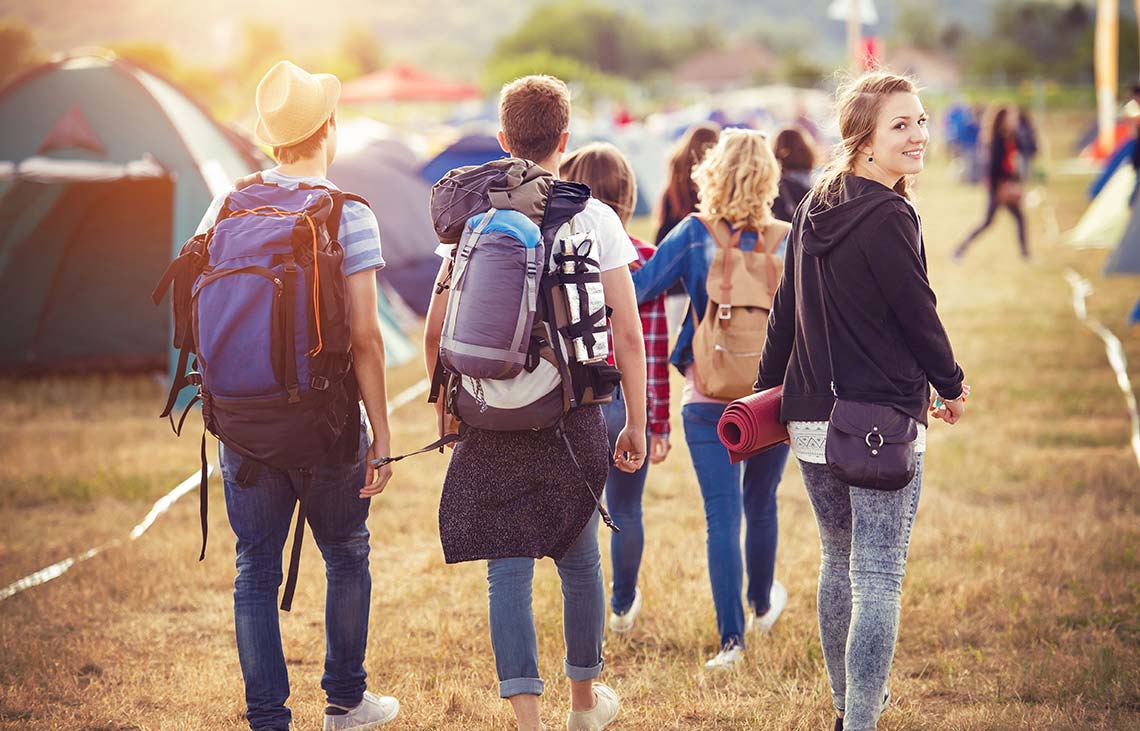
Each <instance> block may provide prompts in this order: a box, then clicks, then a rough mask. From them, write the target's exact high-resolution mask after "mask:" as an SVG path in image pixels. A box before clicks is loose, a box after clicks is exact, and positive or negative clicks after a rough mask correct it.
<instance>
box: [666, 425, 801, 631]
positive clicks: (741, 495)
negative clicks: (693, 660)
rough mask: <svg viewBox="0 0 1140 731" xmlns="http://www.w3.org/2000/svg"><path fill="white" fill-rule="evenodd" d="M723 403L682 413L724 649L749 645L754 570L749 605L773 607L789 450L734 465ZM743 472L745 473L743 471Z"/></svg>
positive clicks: (758, 609) (780, 448) (781, 448)
mask: <svg viewBox="0 0 1140 731" xmlns="http://www.w3.org/2000/svg"><path fill="white" fill-rule="evenodd" d="M722 413H724V405H723V404H709V403H695V404H685V405H684V406H683V407H682V408H681V417H682V421H683V422H684V425H685V442H686V444H688V445H689V454H690V455H691V457H692V459H693V469H695V470H696V472H697V483H698V484H699V485H700V488H701V496H702V497H703V498H704V503H705V529H706V541H705V542H706V546H707V548H708V562H709V581H710V582H711V583H712V594H713V605H714V606H715V607H716V624H717V630H718V631H719V632H720V641H721V646H722V647H723V646H724V645H726V644H729V643H732V642H735V643H739V644H744V608H743V607H742V605H741V584H742V583H743V575H742V574H743V570H744V568H747V570H748V594H747V598H748V604H749V605H750V606H751V607H752V608H753V609H754V610H755V612H756V613H757V614H763V613H765V612H767V611H768V608H769V595H770V594H771V591H772V579H773V576H774V574H775V570H776V539H777V537H778V528H777V519H776V488H777V487H778V486H779V484H780V477H781V476H782V475H783V474H784V465H785V464H786V463H787V461H788V446H787V445H786V444H780V445H778V446H775V447H772V448H771V449H769V450H767V451H765V452H761V453H760V454H758V455H756V456H755V457H752V458H751V459H748V460H745V461H744V463H743V464H742V465H741V464H731V463H730V462H729V459H728V450H727V449H725V447H724V445H723V444H721V443H720V439H719V438H717V435H716V424H717V421H719V420H720V415H721V414H722ZM741 467H743V470H742V469H741ZM742 512H743V515H744V522H745V534H744V560H743V562H742V561H741V555H740V518H741V513H742ZM742 563H743V566H742V565H741V564H742Z"/></svg>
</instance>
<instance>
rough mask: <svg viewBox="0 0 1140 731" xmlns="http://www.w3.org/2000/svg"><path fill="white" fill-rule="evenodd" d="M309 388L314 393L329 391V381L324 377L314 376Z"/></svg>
mask: <svg viewBox="0 0 1140 731" xmlns="http://www.w3.org/2000/svg"><path fill="white" fill-rule="evenodd" d="M309 388H311V389H313V390H314V391H327V390H328V389H329V379H328V378H325V377H324V376H313V378H312V380H310V381H309Z"/></svg>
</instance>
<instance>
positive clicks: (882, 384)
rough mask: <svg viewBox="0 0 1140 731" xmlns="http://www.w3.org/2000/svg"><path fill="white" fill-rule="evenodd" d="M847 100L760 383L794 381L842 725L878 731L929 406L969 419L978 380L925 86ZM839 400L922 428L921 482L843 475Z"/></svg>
mask: <svg viewBox="0 0 1140 731" xmlns="http://www.w3.org/2000/svg"><path fill="white" fill-rule="evenodd" d="M837 106H838V109H839V131H840V135H841V137H842V143H841V145H842V148H841V149H842V152H841V153H840V154H839V155H838V156H837V157H836V158H835V160H834V161H833V162H832V163H831V165H830V166H829V167H828V168H827V169H825V170H824V171H823V173H822V174H821V175H820V178H819V179H818V180H817V181H816V183H815V186H814V188H813V189H812V191H811V193H810V194H809V197H808V199H807V201H805V203H804V205H803V207H801V210H800V215H798V216H797V217H796V221H795V222H794V224H793V228H792V234H791V236H790V243H789V253H788V254H787V256H786V257H785V262H786V264H785V269H784V277H783V279H782V280H781V282H780V288H779V290H778V291H777V293H776V300H775V302H774V303H773V306H772V313H771V315H770V316H769V318H768V337H767V340H766V342H765V344H764V354H763V356H762V357H761V360H760V370H759V374H758V377H757V380H756V386H755V388H756V389H757V390H764V389H768V388H773V387H775V386H779V385H781V384H782V385H783V387H784V391H783V401H782V404H781V414H780V418H781V420H782V421H784V422H786V423H787V425H788V434H789V436H790V439H791V445H792V450H793V451H794V452H795V455H796V457H797V460H798V462H799V466H800V473H801V474H802V475H803V480H804V486H805V487H806V488H807V493H808V498H809V499H810V500H811V504H812V509H813V511H814V512H815V517H816V523H817V524H818V526H819V537H820V544H821V560H820V569H819V599H818V611H819V633H820V641H821V644H822V646H823V659H824V663H825V665H826V666H827V676H828V679H829V680H830V682H831V695H832V702H833V703H834V705H835V710H836V712H837V714H838V718H836V721H835V729H836V731H843V730H844V729H846V731H873V730H874V729H875V728H876V724H877V723H878V719H879V715H880V713H881V712H882V710H883V709H884V708H885V707H886V705H887V703H888V701H889V698H890V693H889V692H888V689H887V681H888V678H889V675H890V668H891V662H892V660H893V658H894V651H895V642H896V640H897V637H898V627H899V605H900V597H901V595H902V582H903V575H904V574H905V572H906V559H907V552H908V551H909V547H910V536H911V528H912V526H913V524H914V516H915V511H916V510H917V508H918V500H919V493H920V491H921V487H922V474H923V456H924V453H925V451H926V445H925V441H926V423H927V419H928V413H933V415H934V416H935V417H937V418H940V419H943V420H944V421H946V422H947V423H950V424H954V423H956V422H957V421H958V420H959V419H960V418H961V417H962V414H963V413H964V411H965V401H966V395H967V394H968V393H969V387H968V386H963V384H962V369H961V368H960V367H959V366H958V364H957V362H955V360H954V353H953V350H952V349H951V347H950V339H949V338H948V337H947V335H946V330H945V329H944V328H943V326H942V322H941V320H940V319H939V317H938V311H937V309H936V307H935V305H936V300H935V296H934V291H933V290H932V289H931V288H930V282H929V280H928V279H927V273H926V256H925V253H924V251H923V246H922V229H921V224H920V222H919V219H918V215H917V213H915V211H914V209H913V207H912V206H911V203H910V200H909V187H910V180H911V177H912V176H914V175H917V174H918V173H919V172H921V171H922V167H923V155H924V154H925V151H926V146H927V143H928V142H929V140H930V134H929V132H928V131H927V129H926V122H927V117H926V110H925V109H923V106H922V102H921V101H920V100H919V98H918V95H917V89H916V87H915V85H914V83H913V82H912V81H910V79H907V78H906V77H903V76H896V75H894V74H890V73H885V72H871V73H868V74H865V75H863V76H861V77H859V78H858V79H855V80H854V81H852V82H851V83H850V84H849V85H848V86H846V87H844V88H842V89H841V90H840V92H839V95H838V104H837ZM931 384H933V385H934V387H935V389H936V390H937V393H938V394H939V397H940V399H941V402H938V401H936V400H934V399H932V398H931V393H930V386H931ZM836 394H837V395H838V397H840V398H848V399H853V400H859V401H873V402H875V403H879V404H887V405H890V406H892V407H894V408H895V409H896V410H897V411H898V412H900V414H905V415H906V416H908V417H910V418H912V419H914V420H915V421H916V422H918V425H919V429H918V434H917V438H916V444H915V451H916V452H917V453H918V457H917V470H916V472H915V475H914V479H913V480H911V482H910V484H908V485H907V486H905V487H904V488H902V489H901V490H894V491H883V490H869V489H865V488H862V487H856V486H852V485H848V484H845V483H843V482H842V481H840V480H839V479H837V478H836V477H835V475H834V474H833V473H832V471H831V468H830V467H829V466H828V464H827V458H826V457H827V455H826V451H825V444H826V442H827V433H828V420H829V418H830V415H831V410H832V407H833V405H834V403H835V399H836Z"/></svg>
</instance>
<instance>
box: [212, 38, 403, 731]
mask: <svg viewBox="0 0 1140 731" xmlns="http://www.w3.org/2000/svg"><path fill="white" fill-rule="evenodd" d="M339 97H340V81H339V80H338V79H337V78H336V77H335V76H332V75H331V74H310V73H308V72H307V71H305V70H304V69H302V68H300V67H298V66H297V65H295V64H293V63H290V62H289V61H281V62H279V63H277V64H276V65H274V66H273V68H271V69H270V70H269V72H268V73H266V75H265V77H264V78H263V79H262V80H261V82H260V83H259V84H258V85H257V99H256V101H257V113H258V119H257V128H256V133H257V137H258V139H259V140H261V141H262V142H263V143H265V144H267V145H271V146H272V147H273V154H274V157H275V158H276V159H277V162H278V165H277V166H276V167H274V168H271V169H269V170H265V171H263V172H262V173H261V182H264V183H267V184H274V185H278V186H282V187H286V188H294V189H295V188H296V187H297V186H299V185H301V184H307V185H311V186H325V187H328V188H335V186H334V185H333V184H332V183H331V182H330V181H329V180H328V179H327V178H326V174H327V170H328V165H329V164H330V163H331V162H332V160H333V157H334V156H335V155H336V147H337V126H336V104H337V100H338V99H339ZM225 199H226V195H221V196H219V197H218V198H217V199H215V200H214V201H213V203H212V204H211V206H210V208H209V209H208V210H207V211H206V214H205V216H204V217H203V218H202V223H201V224H200V226H199V232H202V231H207V230H209V229H210V227H211V226H213V225H214V222H215V220H216V218H217V215H218V212H219V211H220V210H221V207H222V205H223V204H224V202H225ZM338 240H339V241H340V244H341V246H342V247H343V248H344V263H343V271H344V275H345V277H346V279H347V281H348V287H347V289H348V297H349V300H350V304H351V321H350V327H351V332H352V336H351V340H352V353H353V370H354V372H355V376H356V381H357V383H358V385H359V390H360V395H361V400H362V401H363V402H364V410H365V412H366V413H367V416H368V421H369V422H370V423H371V425H372V432H373V436H374V438H373V441H372V443H371V446H367V444H368V442H367V432H366V430H365V429H363V425H362V433H361V445H360V450H359V452H358V456H357V460H356V462H355V464H352V463H349V464H338V465H330V466H324V467H317V468H315V469H313V470H312V485H311V487H310V488H309V489H310V491H311V492H310V493H309V494H311V495H313V496H314V499H312V500H309V501H307V503H308V505H307V512H308V523H309V525H310V526H311V527H312V529H313V534H314V536H315V538H316V541H317V544H318V546H319V547H320V549H321V555H322V557H323V558H324V561H325V567H326V575H327V577H328V590H327V595H326V599H325V604H326V607H325V624H326V626H325V633H326V648H327V651H326V655H325V671H324V675H323V677H322V679H321V687H322V688H323V689H324V691H325V693H326V695H327V697H328V706H327V707H326V709H325V722H324V728H325V731H350V730H362V729H371V728H375V727H377V726H380V725H382V724H385V723H388V722H389V721H391V720H393V719H394V718H395V717H396V715H397V713H398V712H399V708H400V704H399V702H398V701H397V700H396V699H395V698H391V697H380V696H377V695H374V694H372V693H369V692H367V691H366V690H365V687H366V686H365V676H366V674H365V671H364V651H365V646H366V644H367V637H368V611H369V603H370V598H371V589H372V579H371V574H370V573H369V569H368V552H369V543H368V541H369V534H368V528H367V526H366V525H365V520H366V519H367V517H368V508H369V500H370V498H371V497H372V496H373V495H378V494H380V493H381V492H383V490H384V487H385V485H387V483H388V481H389V480H390V479H391V477H392V468H391V467H390V466H389V465H386V464H385V465H383V466H379V467H376V466H373V464H379V461H380V460H381V459H382V458H384V457H387V456H389V454H390V453H391V452H390V445H391V439H390V433H389V427H388V415H387V397H386V395H385V382H384V341H383V337H382V336H381V333H380V321H379V318H378V316H377V301H376V276H375V275H376V270H377V269H380V268H382V267H383V266H384V259H383V257H382V256H381V252H380V231H379V227H378V225H377V223H376V217H375V216H374V215H373V214H372V211H371V210H370V209H369V208H368V206H366V205H364V204H361V203H358V202H355V201H352V200H348V201H346V202H345V204H344V210H343V214H342V216H341V223H340V230H339V237H338ZM220 451H221V464H222V475H223V477H224V480H225V496H226V510H227V513H228V514H229V520H230V525H231V526H232V527H233V530H234V533H235V534H236V535H237V570H238V573H237V578H236V579H235V581H234V624H235V627H236V631H237V645H238V657H239V659H240V662H241V668H242V676H243V678H244V680H245V697H246V707H247V712H246V718H247V719H248V721H249V725H250V728H251V729H253V731H286V730H287V729H289V728H290V722H291V719H292V715H291V713H290V710H289V709H288V708H287V707H286V705H285V701H286V700H287V699H288V697H289V677H288V673H287V671H286V667H285V657H284V653H283V651H282V648H281V630H280V625H279V622H278V614H277V593H278V590H279V588H280V585H281V578H282V576H281V574H282V572H281V568H282V549H283V548H284V546H285V542H286V538H287V536H288V533H289V523H290V518H291V516H292V512H293V506H294V503H295V500H296V497H295V484H296V480H297V479H298V478H297V476H296V475H292V474H291V473H288V472H281V471H278V470H272V469H268V468H267V469H263V470H261V471H260V473H258V474H257V475H255V476H254V477H253V478H251V479H248V480H247V484H245V485H239V484H238V480H237V473H238V470H239V466H240V460H241V457H240V455H237V454H235V453H232V452H230V451H229V450H226V449H224V448H220Z"/></svg>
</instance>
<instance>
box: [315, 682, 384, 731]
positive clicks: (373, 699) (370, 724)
mask: <svg viewBox="0 0 1140 731" xmlns="http://www.w3.org/2000/svg"><path fill="white" fill-rule="evenodd" d="M330 707H332V708H341V709H343V710H346V711H348V713H345V714H343V715H340V716H334V715H330V714H328V713H326V714H325V731H366V730H367V729H372V728H376V727H377V726H383V725H384V724H386V723H388V722H390V721H393V720H395V718H396V716H398V715H400V701H398V700H396V699H395V698H393V697H392V696H387V695H385V696H379V695H376V694H375V693H369V692H368V691H364V698H363V699H362V700H361V701H360V704H359V705H357V706H356V707H355V708H344V706H335V705H331V704H330Z"/></svg>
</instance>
